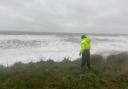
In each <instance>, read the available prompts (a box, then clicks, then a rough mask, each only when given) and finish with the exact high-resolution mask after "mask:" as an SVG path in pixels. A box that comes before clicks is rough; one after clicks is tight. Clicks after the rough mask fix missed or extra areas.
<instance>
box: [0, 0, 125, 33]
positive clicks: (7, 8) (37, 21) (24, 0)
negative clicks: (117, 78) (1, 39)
mask: <svg viewBox="0 0 128 89" xmlns="http://www.w3.org/2000/svg"><path fill="white" fill-rule="evenodd" d="M127 3H128V0H0V30H4V31H5V30H16V31H51V32H54V31H57V32H62V31H63V32H87V33H88V32H93V33H94V32H97V33H99V32H106V33H128V30H127V29H128V5H127Z"/></svg>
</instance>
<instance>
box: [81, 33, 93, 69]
mask: <svg viewBox="0 0 128 89" xmlns="http://www.w3.org/2000/svg"><path fill="white" fill-rule="evenodd" d="M90 49H91V39H90V38H88V37H86V36H85V35H82V36H81V47H80V54H79V55H80V56H81V54H82V62H81V69H83V67H84V66H85V64H86V63H87V67H88V69H91V65H90Z"/></svg>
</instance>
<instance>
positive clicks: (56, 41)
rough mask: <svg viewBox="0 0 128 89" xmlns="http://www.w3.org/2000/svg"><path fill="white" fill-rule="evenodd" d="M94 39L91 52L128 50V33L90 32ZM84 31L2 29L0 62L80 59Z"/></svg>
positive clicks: (105, 53) (116, 52) (109, 52)
mask: <svg viewBox="0 0 128 89" xmlns="http://www.w3.org/2000/svg"><path fill="white" fill-rule="evenodd" d="M87 36H88V37H89V38H91V45H92V47H91V55H94V54H96V55H102V56H104V57H106V56H109V55H112V54H118V53H121V52H128V35H126V34H87ZM80 40H81V33H55V32H16V31H15V32H14V31H13V32H12V31H10V32H9V31H6V32H0V65H5V66H9V65H13V64H14V63H16V62H22V63H29V62H38V61H41V60H44V61H46V60H54V61H62V60H63V59H64V58H68V59H70V60H76V59H79V58H80V56H79V51H80Z"/></svg>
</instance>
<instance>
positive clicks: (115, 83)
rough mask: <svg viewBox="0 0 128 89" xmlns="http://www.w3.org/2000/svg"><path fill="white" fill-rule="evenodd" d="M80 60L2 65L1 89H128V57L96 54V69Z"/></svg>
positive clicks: (0, 69) (93, 58)
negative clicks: (81, 66)
mask: <svg viewBox="0 0 128 89" xmlns="http://www.w3.org/2000/svg"><path fill="white" fill-rule="evenodd" d="M80 62H81V61H80V59H78V60H75V61H70V60H69V59H68V58H64V60H63V61H61V62H54V61H53V60H48V61H43V60H42V61H40V62H36V63H32V62H31V63H28V64H23V63H21V62H19V63H16V64H14V65H13V66H10V67H4V66H0V89H128V54H127V53H121V54H117V55H110V56H108V57H107V58H104V57H102V56H100V55H92V56H91V63H92V69H91V70H88V69H86V70H85V71H83V70H80Z"/></svg>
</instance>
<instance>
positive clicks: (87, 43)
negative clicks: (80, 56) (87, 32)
mask: <svg viewBox="0 0 128 89" xmlns="http://www.w3.org/2000/svg"><path fill="white" fill-rule="evenodd" d="M89 49H91V39H90V38H83V39H82V40H81V47H80V52H81V53H83V52H84V51H86V50H89Z"/></svg>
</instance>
